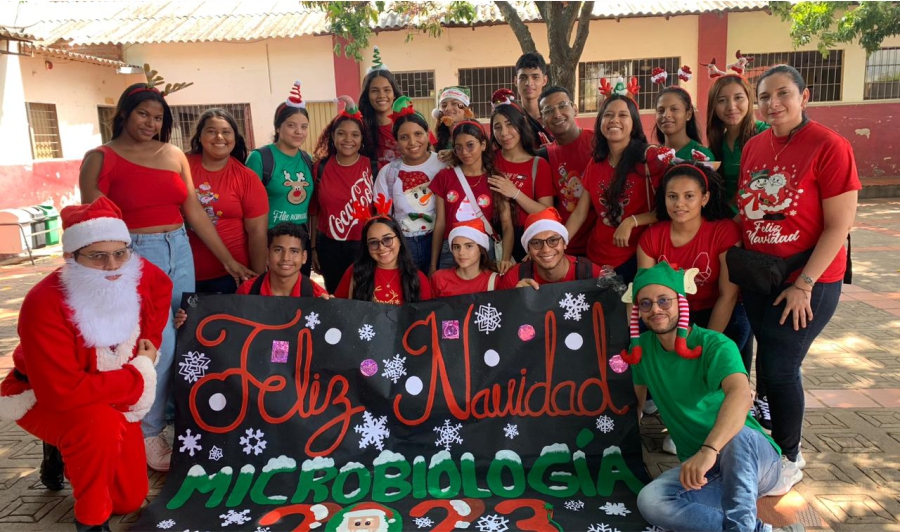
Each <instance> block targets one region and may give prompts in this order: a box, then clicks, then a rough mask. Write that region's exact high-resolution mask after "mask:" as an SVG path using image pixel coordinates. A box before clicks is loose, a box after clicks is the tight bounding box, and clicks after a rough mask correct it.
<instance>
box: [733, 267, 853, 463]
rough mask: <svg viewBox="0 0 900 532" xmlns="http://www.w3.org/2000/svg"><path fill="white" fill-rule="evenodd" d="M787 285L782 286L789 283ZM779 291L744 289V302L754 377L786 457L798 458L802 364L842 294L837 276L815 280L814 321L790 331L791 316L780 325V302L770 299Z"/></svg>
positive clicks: (802, 400) (801, 400)
mask: <svg viewBox="0 0 900 532" xmlns="http://www.w3.org/2000/svg"><path fill="white" fill-rule="evenodd" d="M787 286H788V285H785V288H787ZM779 294H780V291H778V293H776V294H773V295H765V294H759V293H755V292H752V291H750V290H746V291H744V307H745V308H746V309H747V318H748V319H749V320H750V326H751V327H752V328H753V334H754V336H756V342H757V348H756V358H757V361H758V366H757V380H758V381H759V382H760V385H761V387H762V389H764V390H765V393H766V397H767V398H768V400H769V412H770V414H771V416H772V439H773V440H775V443H777V444H778V446H779V447H781V452H782V454H784V455H785V456H786V457H787V458H788V459H789V460H791V461H796V460H797V452H798V451H799V450H800V429H801V427H802V425H803V411H804V408H805V402H804V399H805V398H804V396H803V379H802V378H801V377H800V366H801V364H803V359H804V358H805V357H806V353H807V352H808V351H809V347H810V346H811V345H812V343H813V341H814V340H815V339H816V337H817V336H819V333H821V332H822V330H823V329H824V328H825V326H826V325H828V322H829V321H830V320H831V316H833V315H834V311H835V309H837V305H838V300H839V299H840V297H841V281H835V282H833V283H817V284H816V285H815V286H814V287H813V291H812V295H811V297H810V308H812V312H813V320H812V321H808V322H807V323H806V328H805V329H800V330H799V331H795V330H794V324H793V320H792V318H791V317H790V316H788V317H787V319H786V320H785V322H784V325H779V323H778V321H779V320H780V319H781V313H782V312H784V305H785V304H784V302H782V303H781V304H780V305H778V306H777V307H775V306H773V305H772V304H773V303H774V302H775V299H776V298H777V297H778V295H779Z"/></svg>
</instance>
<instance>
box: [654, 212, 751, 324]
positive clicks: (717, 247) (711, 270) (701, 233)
mask: <svg viewBox="0 0 900 532" xmlns="http://www.w3.org/2000/svg"><path fill="white" fill-rule="evenodd" d="M740 241H741V230H740V228H738V225H737V224H736V223H735V222H734V221H733V220H716V221H714V222H708V221H706V220H705V219H703V220H702V222H701V223H700V229H699V230H698V231H697V234H696V235H694V238H692V239H691V241H690V242H688V243H686V244H684V245H682V246H675V245H673V244H672V222H659V223H655V224H653V225H651V226H649V227H648V228H647V230H646V231H644V234H643V235H641V240H640V244H639V245H640V248H641V250H642V251H643V252H644V253H645V254H647V256H648V257H650V258H651V259H653V260H654V261H656V262H657V263H659V262H668V263H669V265H671V266H672V267H673V268H681V269H683V270H688V269H690V268H697V269H698V270H700V273H698V274H697V277H695V278H694V282H696V284H697V293H696V294H688V296H687V299H688V303H690V305H691V310H704V309H710V308H713V307H714V306H715V304H716V300H718V299H719V273H720V270H721V262H720V260H719V259H720V256H721V255H722V254H723V253H725V252H726V251H728V248H730V247H732V246H734V245H735V244H737V243H738V242H740Z"/></svg>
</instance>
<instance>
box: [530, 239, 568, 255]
mask: <svg viewBox="0 0 900 532" xmlns="http://www.w3.org/2000/svg"><path fill="white" fill-rule="evenodd" d="M560 240H562V237H561V236H551V237H550V238H544V239H540V238H535V239H533V240H529V241H528V247H530V248H531V249H533V250H534V251H539V250H541V249H542V248H543V247H544V244H547V245H548V246H550V247H551V248H555V247H556V246H558V245H559V241H560Z"/></svg>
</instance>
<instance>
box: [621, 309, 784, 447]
mask: <svg viewBox="0 0 900 532" xmlns="http://www.w3.org/2000/svg"><path fill="white" fill-rule="evenodd" d="M641 345H642V346H644V354H643V357H641V362H640V364H636V365H633V366H631V377H632V379H633V380H634V383H635V384H639V385H644V386H647V387H648V388H649V389H650V393H651V394H652V395H653V400H654V401H655V402H656V406H657V408H659V415H660V417H661V418H662V419H663V421H664V422H665V424H666V427H668V429H669V434H670V435H671V436H672V439H673V440H674V441H675V446H676V447H677V448H678V459H679V460H681V461H682V462H683V461H685V460H687V459H688V458H690V457H691V456H693V455H694V454H696V453H697V451H699V450H700V445H701V444H703V441H704V440H705V439H706V437H707V436H708V435H709V432H710V431H711V430H712V428H713V425H715V423H716V417H717V416H718V415H719V409H720V408H721V407H722V402H723V401H724V400H725V392H724V391H722V381H723V380H724V379H725V377H728V376H729V375H732V374H734V373H742V374H744V375H746V374H747V371H746V370H744V364H743V362H741V354H740V352H739V351H738V348H737V346H736V345H735V344H734V342H732V341H731V340H730V339H728V337H726V336H725V335H724V334H722V333H719V332H716V331H710V330H708V329H704V328H702V327H697V326H696V325H694V326H693V328H692V329H691V333H690V335H688V339H687V346H688V348H689V349H692V348H694V347H696V346H697V345H702V346H703V353H702V354H701V355H700V357H699V358H695V359H691V360H689V359H686V358H682V357H680V356H678V355H677V354H676V353H675V352H674V351H666V350H665V349H663V347H662V344H660V342H659V339H658V338H657V337H656V335H655V334H654V333H653V332H652V331H646V332H644V333H643V334H642V335H641ZM744 425H746V426H748V427H750V428H751V429H754V430H758V431H759V432H760V433H761V434H763V435H764V436H765V437H766V439H767V440H769V442H770V443H771V444H772V446H773V447H774V448H775V450H776V451H778V453H779V454H780V453H781V449H779V448H778V446H777V445H776V444H775V442H774V441H773V440H772V438H771V437H769V435H768V434H766V433H765V432H764V431H763V430H762V427H760V425H759V422H758V421H756V418H754V417H753V416H751V415H750V412H749V410H748V412H747V419H746V421H744Z"/></svg>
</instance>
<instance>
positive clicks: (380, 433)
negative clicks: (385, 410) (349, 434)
mask: <svg viewBox="0 0 900 532" xmlns="http://www.w3.org/2000/svg"><path fill="white" fill-rule="evenodd" d="M353 430H355V431H356V433H357V434H362V437H361V438H360V439H359V448H360V449H365V448H367V447H368V446H369V445H374V446H375V448H376V449H378V450H379V451H383V450H384V440H386V439H387V438H389V437H390V435H391V431H390V429H388V428H387V416H381V417H380V418H378V419H375V416H373V415H372V414H370V413H369V411H368V410H364V411H363V424H362V425H356V426H355V427H353Z"/></svg>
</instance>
